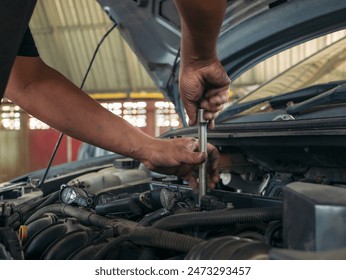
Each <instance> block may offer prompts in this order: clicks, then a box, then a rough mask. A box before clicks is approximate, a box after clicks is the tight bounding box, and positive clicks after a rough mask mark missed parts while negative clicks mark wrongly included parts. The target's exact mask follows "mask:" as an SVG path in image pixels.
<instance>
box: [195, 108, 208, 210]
mask: <svg viewBox="0 0 346 280" xmlns="http://www.w3.org/2000/svg"><path fill="white" fill-rule="evenodd" d="M203 115H204V110H203V109H198V111H197V123H198V145H199V151H200V152H205V153H207V145H208V135H207V126H208V121H206V120H205V119H204V117H203ZM198 183H199V193H198V202H199V205H201V198H202V196H204V195H206V193H207V162H203V163H202V164H200V165H199V174H198Z"/></svg>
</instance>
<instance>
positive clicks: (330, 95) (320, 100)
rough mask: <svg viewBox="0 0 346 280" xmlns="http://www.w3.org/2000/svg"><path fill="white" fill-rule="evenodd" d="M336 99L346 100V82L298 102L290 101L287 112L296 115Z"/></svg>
mask: <svg viewBox="0 0 346 280" xmlns="http://www.w3.org/2000/svg"><path fill="white" fill-rule="evenodd" d="M335 101H346V83H345V84H341V85H338V86H336V87H334V88H332V89H330V90H327V91H325V92H323V93H321V94H319V95H317V96H315V97H312V98H310V99H308V100H305V101H303V102H300V103H298V104H294V103H289V104H287V108H286V113H287V114H289V115H296V114H298V113H300V112H302V111H304V110H307V109H310V108H312V107H315V106H318V105H324V104H327V103H331V102H335Z"/></svg>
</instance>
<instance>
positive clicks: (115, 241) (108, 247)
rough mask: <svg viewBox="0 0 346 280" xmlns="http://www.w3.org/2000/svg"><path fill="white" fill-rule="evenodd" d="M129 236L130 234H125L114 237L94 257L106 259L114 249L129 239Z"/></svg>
mask: <svg viewBox="0 0 346 280" xmlns="http://www.w3.org/2000/svg"><path fill="white" fill-rule="evenodd" d="M128 238H129V236H128V235H126V234H125V235H121V236H118V237H116V238H114V239H112V240H111V241H109V242H108V243H106V244H105V245H104V246H103V247H102V248H101V249H100V250H99V251H98V252H97V253H96V254H95V256H94V257H93V259H94V260H104V259H105V258H106V257H107V256H108V255H109V253H110V252H111V251H112V250H114V249H116V248H118V247H119V246H120V245H121V244H123V242H124V241H127V240H128Z"/></svg>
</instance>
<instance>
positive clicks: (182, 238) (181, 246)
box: [129, 228, 205, 253]
mask: <svg viewBox="0 0 346 280" xmlns="http://www.w3.org/2000/svg"><path fill="white" fill-rule="evenodd" d="M129 240H130V241H132V242H133V243H136V244H140V245H145V246H154V247H159V248H165V249H170V250H175V251H179V252H185V253H187V252H188V251H190V250H191V249H192V248H193V247H194V246H195V245H198V244H201V243H203V242H205V240H203V239H200V238H196V237H192V236H189V235H184V234H179V233H176V232H169V231H163V230H159V229H155V228H136V229H135V230H133V231H132V232H131V233H130V237H129Z"/></svg>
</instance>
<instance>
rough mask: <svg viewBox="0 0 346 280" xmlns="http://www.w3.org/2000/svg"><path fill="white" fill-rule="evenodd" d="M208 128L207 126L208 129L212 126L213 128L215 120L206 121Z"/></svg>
mask: <svg viewBox="0 0 346 280" xmlns="http://www.w3.org/2000/svg"><path fill="white" fill-rule="evenodd" d="M208 128H209V129H214V128H215V120H211V121H209V123H208Z"/></svg>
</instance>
